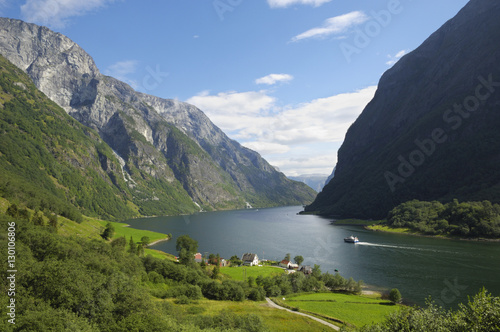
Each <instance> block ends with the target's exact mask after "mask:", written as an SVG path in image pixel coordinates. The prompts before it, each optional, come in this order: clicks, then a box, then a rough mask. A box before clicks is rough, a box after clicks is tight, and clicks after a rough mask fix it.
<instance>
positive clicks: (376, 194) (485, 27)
mask: <svg viewBox="0 0 500 332" xmlns="http://www.w3.org/2000/svg"><path fill="white" fill-rule="evenodd" d="M499 16H500V3H499V2H498V1H495V0H471V1H470V2H469V3H468V4H467V6H466V7H465V8H463V9H462V10H461V11H460V13H458V14H457V16H456V17H455V18H453V19H452V20H450V21H448V22H447V23H446V24H444V25H443V26H442V27H441V28H440V29H439V30H438V31H436V32H435V33H434V34H433V35H431V36H430V37H429V38H428V39H427V40H426V41H425V42H424V43H423V44H422V45H421V46H420V47H418V48H417V49H416V50H414V51H413V52H411V53H410V54H408V55H406V56H405V57H403V58H402V59H401V60H400V61H399V62H398V63H397V64H396V65H394V67H393V68H391V69H390V70H388V71H387V72H386V73H385V74H384V75H383V76H382V78H381V79H380V82H379V86H378V90H377V92H376V94H375V96H374V98H373V100H372V101H371V102H370V103H369V104H368V105H367V107H366V108H365V110H364V111H363V112H362V114H361V115H360V117H359V118H358V119H357V120H356V122H355V123H354V124H353V125H352V126H351V128H350V129H349V130H348V132H347V135H346V138H345V141H344V144H343V145H342V147H341V148H340V150H339V152H338V164H337V169H336V173H335V177H334V178H333V179H332V181H331V182H330V183H329V184H328V185H327V186H326V187H325V190H324V191H323V192H322V193H321V194H320V195H318V197H317V199H316V201H315V202H314V203H313V204H312V205H311V206H309V207H308V210H311V211H312V210H315V211H320V212H321V213H325V214H333V215H338V216H346V217H364V218H383V217H385V216H386V215H387V212H388V211H389V210H390V209H391V208H392V207H394V206H395V205H397V204H399V203H401V202H404V201H407V200H411V199H420V200H442V201H448V200H451V199H453V198H458V199H461V200H483V199H488V200H492V201H495V202H498V201H500V171H499V168H498V164H499V162H500V145H499V144H498V142H499V141H500V135H499V134H498V133H499V131H498V129H495V128H498V125H499V124H500V111H499V108H500V107H499V105H500V84H499V83H497V82H500V47H499V46H498V45H500V21H499V20H498V17H499Z"/></svg>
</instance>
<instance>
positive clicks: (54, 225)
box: [49, 214, 59, 233]
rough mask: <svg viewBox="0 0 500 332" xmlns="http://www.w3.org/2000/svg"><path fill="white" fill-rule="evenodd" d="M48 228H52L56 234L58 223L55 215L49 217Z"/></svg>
mask: <svg viewBox="0 0 500 332" xmlns="http://www.w3.org/2000/svg"><path fill="white" fill-rule="evenodd" d="M49 226H50V228H52V230H53V231H54V232H56V233H57V229H58V228H59V224H58V222H57V215H55V214H51V215H50V216H49Z"/></svg>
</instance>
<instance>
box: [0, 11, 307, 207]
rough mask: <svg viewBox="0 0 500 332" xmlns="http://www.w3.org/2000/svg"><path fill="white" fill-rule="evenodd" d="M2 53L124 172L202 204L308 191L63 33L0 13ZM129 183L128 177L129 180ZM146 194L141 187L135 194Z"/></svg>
mask: <svg viewBox="0 0 500 332" xmlns="http://www.w3.org/2000/svg"><path fill="white" fill-rule="evenodd" d="M0 54H2V55H4V56H5V57H6V58H7V59H8V60H10V61H11V62H12V63H14V64H15V65H16V66H18V67H19V68H21V69H22V70H24V71H25V72H26V73H27V74H28V75H29V76H30V77H31V79H32V80H33V82H34V83H35V85H36V86H37V87H38V88H39V89H40V90H41V91H42V92H44V93H45V94H46V95H47V96H48V97H49V98H50V99H52V100H53V101H55V102H56V103H57V104H59V105H60V106H61V107H62V108H64V109H65V110H66V112H68V113H69V114H70V115H71V116H72V117H74V118H75V119H77V120H78V121H79V122H81V123H82V124H84V125H86V126H89V127H91V128H93V129H95V130H97V132H98V133H99V135H100V136H101V137H102V138H103V140H104V141H105V142H106V143H107V144H109V145H110V146H111V147H112V149H113V150H114V151H115V152H116V153H117V155H118V156H119V157H120V158H121V159H122V160H123V161H124V171H125V172H126V173H127V174H128V176H131V177H132V178H134V177H139V178H144V177H145V176H146V175H147V176H150V177H152V178H154V179H156V180H158V181H161V182H164V183H166V184H169V183H170V184H171V185H175V184H176V183H180V184H181V186H182V188H183V189H184V190H185V191H186V192H187V193H188V194H189V195H190V196H191V198H192V199H193V201H194V202H195V203H196V204H198V205H200V206H201V207H203V208H204V209H208V210H210V209H220V208H242V207H245V206H246V202H249V203H250V204H251V205H253V206H276V205H289V204H303V203H306V202H308V201H309V202H310V201H312V199H313V198H314V192H313V191H311V190H310V189H309V188H307V187H306V186H305V185H303V184H301V183H297V182H294V181H290V180H288V179H287V178H286V177H285V176H284V175H283V174H281V173H279V172H276V171H275V170H274V168H273V167H271V166H270V165H269V164H268V163H267V162H266V161H265V160H264V159H263V158H261V156H260V155H259V154H258V153H256V152H254V151H251V150H249V149H247V148H244V147H242V146H241V145H240V144H239V143H237V142H235V141H233V140H231V139H229V138H228V137H227V136H226V135H225V134H224V133H223V132H222V131H221V130H220V129H219V128H217V127H216V126H215V125H214V124H213V123H212V122H211V121H210V120H209V119H208V117H207V116H206V115H205V114H204V113H203V112H202V111H201V110H199V109H198V108H196V107H194V106H192V105H189V104H186V103H182V102H179V101H175V100H166V99H162V98H158V97H155V96H151V95H147V94H143V93H139V92H136V91H134V90H133V89H132V88H131V87H130V86H128V85H127V84H125V83H123V82H121V81H118V80H116V79H114V78H112V77H108V76H104V75H102V74H101V73H100V72H99V70H98V69H97V67H96V65H95V63H94V61H93V59H92V58H91V57H90V56H89V55H88V54H87V53H86V52H85V51H84V50H83V49H81V48H80V47H79V46H78V45H77V44H76V43H74V42H73V41H71V40H70V39H69V38H67V37H65V36H63V35H61V34H59V33H55V32H53V31H51V30H49V29H48V28H45V27H40V26H37V25H34V24H28V23H25V22H22V21H19V20H12V19H5V18H2V19H0ZM130 185H132V182H130ZM141 194H144V193H141Z"/></svg>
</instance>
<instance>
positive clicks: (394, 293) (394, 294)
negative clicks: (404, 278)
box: [389, 288, 402, 304]
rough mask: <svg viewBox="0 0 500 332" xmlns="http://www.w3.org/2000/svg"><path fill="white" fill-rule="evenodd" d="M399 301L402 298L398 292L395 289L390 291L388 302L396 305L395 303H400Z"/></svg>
mask: <svg viewBox="0 0 500 332" xmlns="http://www.w3.org/2000/svg"><path fill="white" fill-rule="evenodd" d="M401 299H402V297H401V293H400V292H399V290H398V289H397V288H393V289H391V292H390V293H389V301H391V302H392V303H394V304H396V303H399V302H401Z"/></svg>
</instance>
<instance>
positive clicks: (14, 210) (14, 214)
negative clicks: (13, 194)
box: [6, 204, 19, 218]
mask: <svg viewBox="0 0 500 332" xmlns="http://www.w3.org/2000/svg"><path fill="white" fill-rule="evenodd" d="M6 213H7V214H8V215H9V216H11V217H14V218H17V217H18V215H19V209H18V208H17V204H11V205H10V206H9V207H8V208H7V211H6Z"/></svg>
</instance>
